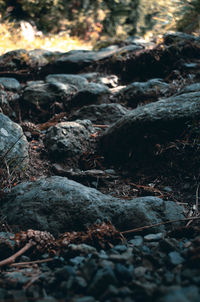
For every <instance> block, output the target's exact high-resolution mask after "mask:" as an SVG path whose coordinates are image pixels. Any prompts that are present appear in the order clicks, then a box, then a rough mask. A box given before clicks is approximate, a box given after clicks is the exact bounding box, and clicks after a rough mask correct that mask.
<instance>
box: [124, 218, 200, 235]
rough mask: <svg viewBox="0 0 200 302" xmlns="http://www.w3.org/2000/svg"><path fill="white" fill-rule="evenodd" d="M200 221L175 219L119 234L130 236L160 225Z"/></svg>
mask: <svg viewBox="0 0 200 302" xmlns="http://www.w3.org/2000/svg"><path fill="white" fill-rule="evenodd" d="M198 219H200V217H199V216H198V217H189V218H183V219H177V220H176V219H175V220H168V221H165V222H159V223H155V224H152V225H145V226H143V227H140V228H136V229H132V230H127V231H123V232H121V234H130V233H135V232H141V231H143V230H147V229H150V228H153V227H156V226H160V225H164V224H170V223H175V222H181V221H188V220H198Z"/></svg>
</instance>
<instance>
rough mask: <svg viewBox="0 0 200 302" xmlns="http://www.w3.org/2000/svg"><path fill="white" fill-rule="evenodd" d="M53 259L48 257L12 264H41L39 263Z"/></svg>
mask: <svg viewBox="0 0 200 302" xmlns="http://www.w3.org/2000/svg"><path fill="white" fill-rule="evenodd" d="M51 261H53V258H47V259H41V260H35V261H27V262H18V263H12V264H11V265H10V266H24V265H31V264H39V263H46V262H51Z"/></svg>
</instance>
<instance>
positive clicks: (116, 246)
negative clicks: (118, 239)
mask: <svg viewBox="0 0 200 302" xmlns="http://www.w3.org/2000/svg"><path fill="white" fill-rule="evenodd" d="M114 249H115V250H116V251H118V252H120V253H123V252H125V251H126V250H127V247H126V246H125V245H122V244H120V245H115V247H114Z"/></svg>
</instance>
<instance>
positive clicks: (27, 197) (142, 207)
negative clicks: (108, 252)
mask: <svg viewBox="0 0 200 302" xmlns="http://www.w3.org/2000/svg"><path fill="white" fill-rule="evenodd" d="M170 203H172V204H173V207H174V210H175V212H176V213H177V212H178V210H179V214H178V213H177V217H176V218H177V219H181V218H183V215H182V214H181V213H182V210H183V209H182V207H181V206H178V205H176V204H175V203H174V202H171V201H163V200H162V199H160V198H157V197H152V196H148V197H140V198H135V199H133V200H121V199H117V198H114V197H112V196H110V195H105V194H102V193H101V192H99V191H98V190H96V189H92V188H89V187H86V186H83V185H81V184H79V183H77V182H75V181H72V180H69V179H67V178H66V177H59V176H52V177H49V178H43V179H39V180H37V181H35V182H25V183H21V184H19V185H17V186H16V187H14V188H13V189H12V190H11V192H10V193H8V194H7V199H6V200H5V203H4V204H3V205H2V206H1V212H2V215H5V217H6V219H7V222H8V223H9V224H14V225H16V224H17V225H20V226H21V227H22V229H29V228H33V229H40V230H47V231H49V232H52V233H53V234H55V235H57V234H58V233H63V232H66V231H70V230H79V229H83V227H84V226H86V225H87V224H91V223H95V222H96V221H97V219H100V220H101V221H103V220H105V219H109V220H111V221H112V222H113V224H114V225H115V226H116V227H117V228H118V229H119V230H120V231H121V230H124V229H126V230H127V229H131V228H134V227H140V226H144V225H151V224H154V223H159V222H162V221H165V220H168V216H167V215H166V208H167V207H168V205H169V204H170ZM163 229H164V226H158V227H155V228H154V230H155V231H157V232H158V231H161V230H163Z"/></svg>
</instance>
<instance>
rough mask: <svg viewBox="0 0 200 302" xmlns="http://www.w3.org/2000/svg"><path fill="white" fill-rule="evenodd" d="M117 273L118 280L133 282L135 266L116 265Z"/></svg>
mask: <svg viewBox="0 0 200 302" xmlns="http://www.w3.org/2000/svg"><path fill="white" fill-rule="evenodd" d="M115 273H116V276H117V278H118V279H119V280H120V281H121V282H123V280H124V281H125V282H126V281H131V279H132V278H133V275H134V268H133V265H131V266H129V267H126V266H125V265H123V264H121V263H116V265H115Z"/></svg>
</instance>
